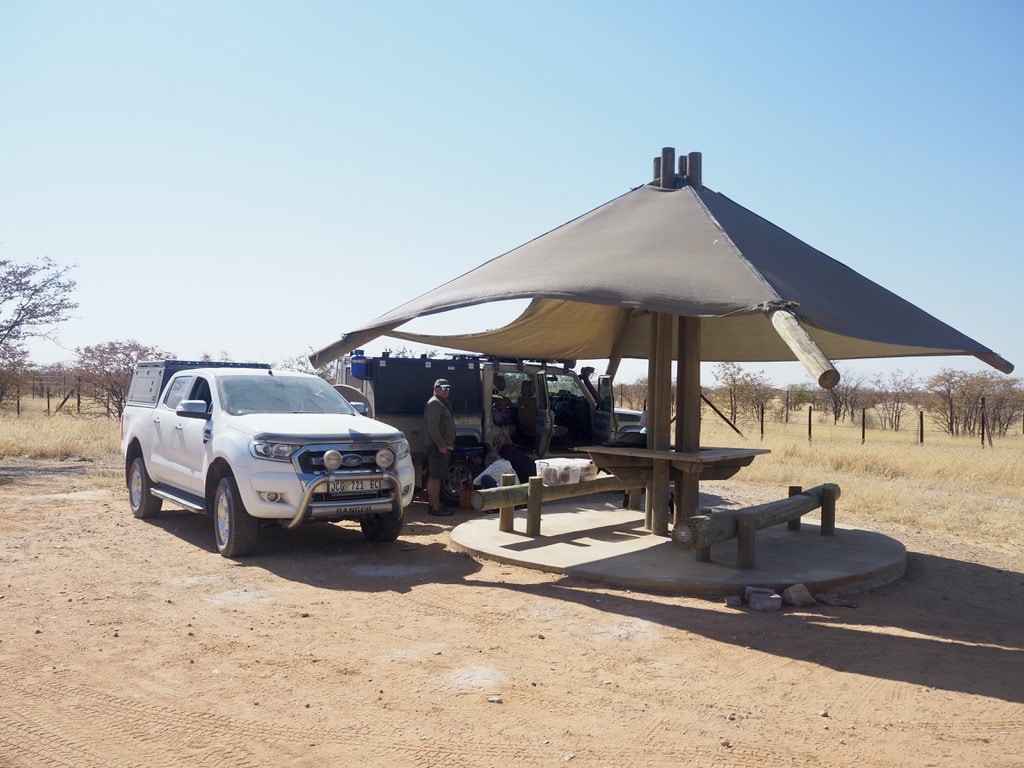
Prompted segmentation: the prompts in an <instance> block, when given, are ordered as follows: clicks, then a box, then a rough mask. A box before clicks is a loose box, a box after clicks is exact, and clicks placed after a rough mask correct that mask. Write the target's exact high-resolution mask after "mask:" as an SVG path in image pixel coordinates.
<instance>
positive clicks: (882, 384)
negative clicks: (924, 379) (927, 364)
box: [872, 370, 920, 432]
mask: <svg viewBox="0 0 1024 768" xmlns="http://www.w3.org/2000/svg"><path fill="white" fill-rule="evenodd" d="M872 383H873V386H874V388H875V395H876V403H875V407H876V408H877V409H878V417H879V421H880V422H881V424H882V429H891V430H892V431H893V432H899V431H900V426H901V423H902V419H903V412H904V411H905V410H906V409H907V407H908V406H909V405H910V404H911V401H912V399H913V398H914V395H915V393H916V392H917V390H918V388H919V387H920V381H919V380H918V378H917V376H915V375H914V374H912V373H910V374H907V373H904V372H903V371H901V370H895V371H893V372H892V373H890V374H889V375H888V376H887V377H886V376H882V375H881V374H879V375H877V376H875V379H874V381H873V382H872Z"/></svg>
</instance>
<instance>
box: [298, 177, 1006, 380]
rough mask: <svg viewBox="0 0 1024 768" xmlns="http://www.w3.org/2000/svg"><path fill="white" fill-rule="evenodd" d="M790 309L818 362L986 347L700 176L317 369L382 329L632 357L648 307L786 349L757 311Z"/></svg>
mask: <svg viewBox="0 0 1024 768" xmlns="http://www.w3.org/2000/svg"><path fill="white" fill-rule="evenodd" d="M524 298H526V299H531V300H532V301H531V303H530V304H529V306H528V307H527V308H526V310H525V311H524V312H523V314H522V315H521V316H520V317H518V318H517V319H516V320H514V321H513V322H512V323H510V324H509V325H506V326H505V327H503V328H499V329H496V330H490V331H484V332H479V333H468V334H459V335H443V336H439V335H424V334H418V333H413V332H407V331H402V330H400V328H401V326H402V325H403V324H405V323H407V322H408V321H410V320H412V319H414V318H417V317H421V316H425V315H431V314H435V313H438V312H445V311H448V310H453V309H457V308H460V307H468V306H473V305H476V304H481V303H484V302H492V301H503V300H508V299H524ZM780 308H785V309H788V310H789V312H790V313H792V315H793V316H795V317H796V318H797V319H798V320H799V321H800V323H802V325H803V327H804V328H805V329H806V330H807V332H808V333H809V334H810V336H811V337H812V338H813V340H814V342H816V344H817V346H818V347H819V348H820V350H821V351H822V352H823V353H824V355H826V356H827V357H828V358H831V359H854V358H882V357H905V356H928V355H973V356H975V357H978V358H980V359H982V360H984V361H985V362H987V363H989V364H990V365H992V366H994V367H995V368H997V369H999V370H1001V371H1004V372H1006V373H1009V372H1010V371H1011V370H1012V369H1013V367H1012V365H1010V364H1009V363H1008V362H1006V361H1005V360H1003V359H1002V358H1000V357H999V356H998V355H996V354H995V353H994V352H993V351H992V350H991V349H989V348H988V347H986V346H984V345H982V344H980V343H979V342H977V341H975V340H973V339H971V338H970V337H968V336H966V335H964V334H963V333H961V332H960V331H958V330H956V329H955V328H952V327H950V326H949V325H947V324H945V323H943V322H942V321H940V320H938V319H936V318H935V317H933V316H932V315H930V314H928V313H927V312H925V311H924V310H922V309H919V308H918V307H916V306H914V305H913V304H911V303H909V302H907V301H905V300H904V299H902V298H900V297H899V296H897V295H896V294H894V293H892V292H891V291H889V290H886V289H885V288H883V287H881V286H880V285H878V284H876V283H874V282H872V281H871V280H868V279H867V278H866V277H863V276H862V275H860V274H858V273H857V272H855V271H854V270H852V269H850V268H849V267H846V266H844V265H843V264H841V263H840V262H838V261H836V260H835V259H832V258H830V257H828V256H826V255H825V254H824V253H822V252H821V251H818V250H816V249H815V248H812V247H811V246H810V245H808V244H806V243H804V242H802V241H801V240H799V239H797V238H796V237H794V236H793V235H791V234H789V233H788V232H786V231H784V230H782V229H780V228H779V227H777V226H775V225H774V224H772V223H771V222H769V221H766V220H765V219H763V218H761V217H760V216H758V215H757V214H755V213H753V212H751V211H749V210H747V209H746V208H744V207H742V206H741V205H739V204H738V203H736V202H734V201H733V200H731V199H729V198H728V197H726V196H725V195H723V194H721V193H718V192H714V191H712V190H711V189H708V188H707V187H704V186H700V185H693V184H688V183H685V182H684V183H683V185H682V186H680V187H678V188H662V187H658V186H653V185H645V186H641V187H638V188H636V189H633V190H632V191H630V192H627V193H626V194H624V195H622V196H621V197H618V198H615V199H614V200H611V201H610V202H608V203H605V204H604V205H602V206H600V207H599V208H596V209H594V210H593V211H590V212H589V213H586V214H584V215H583V216H580V217H579V218H577V219H574V220H572V221H569V222H567V223H566V224H563V225H562V226H560V227H558V228H557V229H555V230H552V231H551V232H548V233H547V234H545V235H542V236H541V237H538V238H536V239H535V240H532V241H530V242H528V243H526V244H525V245H522V246H520V247H518V248H516V249H514V250H512V251H509V252H507V253H505V254H502V255H501V256H498V257H496V258H494V259H491V260H490V261H488V262H486V263H484V264H482V265H480V266H479V267H477V268H476V269H473V270H472V271H470V272H467V273H466V274H464V275H462V276H461V277H457V278H455V279H454V280H452V281H450V282H448V283H445V284H444V285H441V286H439V287H437V288H434V289H433V290H431V291H428V292H427V293H425V294H423V295H422V296H420V297H419V298H416V299H413V300H412V301H409V302H407V303H405V304H403V305H401V306H399V307H398V308H396V309H394V310H392V311H391V312H388V313H387V314H384V315H381V316H380V317H378V318H377V319H376V320H373V321H371V322H369V323H367V324H366V325H363V326H360V327H358V328H356V329H354V330H352V331H349V332H348V333H346V334H344V335H343V336H342V337H341V339H339V340H338V341H336V342H334V343H332V344H329V345H328V346H326V347H324V348H323V349H321V350H320V351H318V352H316V353H315V354H314V355H312V356H311V357H310V360H311V361H312V362H313V364H314V365H315V366H317V367H319V366H322V365H325V364H327V363H329V362H330V361H331V360H333V359H336V358H337V357H340V356H341V355H343V354H345V353H346V352H349V351H351V350H353V349H356V348H358V347H360V346H363V345H365V344H366V343H367V342H368V341H371V340H372V339H374V338H376V337H378V336H381V335H386V336H390V337H393V338H398V339H405V340H409V341H416V342H422V343H424V344H428V345H432V346H441V347H446V348H451V349H460V350H467V351H473V352H481V353H487V354H494V355H502V356H509V357H520V358H532V359H560V358H576V359H611V360H612V361H613V365H614V361H617V360H619V359H621V358H640V359H645V358H648V356H649V340H650V328H649V323H650V318H651V316H652V313H657V312H664V313H667V314H669V315H674V316H686V317H698V318H701V319H702V322H701V347H700V358H701V360H704V361H728V362H754V361H777V360H793V359H795V357H796V356H795V353H794V351H793V349H792V347H791V345H790V344H788V343H787V342H786V341H785V340H784V339H783V338H782V337H780V335H779V333H778V331H777V328H776V326H775V324H773V323H772V321H771V319H770V313H771V312H772V311H773V310H778V309H780Z"/></svg>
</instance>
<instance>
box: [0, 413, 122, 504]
mask: <svg viewBox="0 0 1024 768" xmlns="http://www.w3.org/2000/svg"><path fill="white" fill-rule="evenodd" d="M45 408H46V404H45V401H40V400H22V402H21V413H20V414H18V413H17V412H16V410H15V409H14V408H4V409H2V410H0V462H3V461H4V460H6V459H36V460H47V459H52V460H57V461H80V462H83V465H84V466H85V467H86V473H85V474H86V477H87V479H88V484H89V485H96V486H105V485H121V484H123V483H124V473H123V470H122V469H121V466H120V450H121V435H120V424H119V423H118V422H117V420H115V419H108V418H106V417H105V416H101V415H97V414H89V413H81V414H77V413H63V412H61V413H56V414H53V415H50V416H47V415H46V411H45Z"/></svg>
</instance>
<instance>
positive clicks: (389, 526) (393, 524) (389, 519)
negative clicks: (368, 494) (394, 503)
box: [359, 509, 405, 542]
mask: <svg viewBox="0 0 1024 768" xmlns="http://www.w3.org/2000/svg"><path fill="white" fill-rule="evenodd" d="M404 520H405V514H404V512H403V511H402V510H401V509H398V510H397V511H392V512H389V513H387V514H386V515H371V516H369V517H361V518H359V527H360V528H362V529H363V537H364V538H365V539H366V540H367V541H374V542H378V541H394V540H395V539H397V538H398V534H400V533H401V532H402V523H403V522H404Z"/></svg>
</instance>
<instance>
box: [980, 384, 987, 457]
mask: <svg viewBox="0 0 1024 768" xmlns="http://www.w3.org/2000/svg"><path fill="white" fill-rule="evenodd" d="M985 421H986V419H985V398H984V397H982V398H981V449H982V450H985V427H986V426H987V425H986V424H985Z"/></svg>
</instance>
